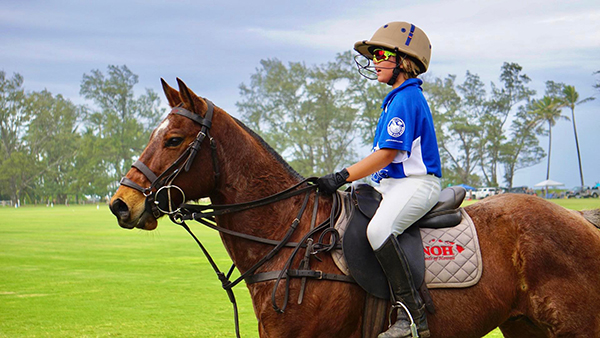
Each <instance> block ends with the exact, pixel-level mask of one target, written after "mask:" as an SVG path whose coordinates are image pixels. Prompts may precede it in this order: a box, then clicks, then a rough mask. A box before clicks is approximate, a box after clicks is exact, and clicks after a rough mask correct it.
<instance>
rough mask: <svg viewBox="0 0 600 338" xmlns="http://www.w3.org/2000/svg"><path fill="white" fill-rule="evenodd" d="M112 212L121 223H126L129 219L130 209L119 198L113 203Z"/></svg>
mask: <svg viewBox="0 0 600 338" xmlns="http://www.w3.org/2000/svg"><path fill="white" fill-rule="evenodd" d="M110 211H112V213H113V214H114V215H115V216H117V218H118V219H119V220H121V221H125V220H127V219H128V218H129V207H127V204H126V203H125V202H123V200H121V199H120V198H117V199H116V200H114V201H113V202H112V204H111V205H110Z"/></svg>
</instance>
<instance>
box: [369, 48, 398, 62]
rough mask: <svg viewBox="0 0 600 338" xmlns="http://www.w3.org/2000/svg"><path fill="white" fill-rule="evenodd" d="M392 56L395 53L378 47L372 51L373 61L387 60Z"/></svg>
mask: <svg viewBox="0 0 600 338" xmlns="http://www.w3.org/2000/svg"><path fill="white" fill-rule="evenodd" d="M392 56H396V53H394V52H390V51H387V50H385V49H379V48H378V49H375V50H374V51H373V62H375V63H379V62H383V61H387V60H388V59H389V58H390V57H392Z"/></svg>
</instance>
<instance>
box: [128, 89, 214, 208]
mask: <svg viewBox="0 0 600 338" xmlns="http://www.w3.org/2000/svg"><path fill="white" fill-rule="evenodd" d="M204 101H205V102H206V105H207V109H206V115H205V116H204V118H202V117H200V115H198V114H195V113H193V112H191V111H189V110H187V109H184V108H182V107H181V105H179V106H177V107H175V108H173V109H172V110H171V112H170V114H177V115H181V116H185V117H187V118H188V119H190V120H192V121H194V122H196V123H197V124H199V125H201V126H202V128H201V129H200V131H199V132H198V134H197V135H196V138H195V139H194V141H192V142H191V143H190V144H189V145H188V147H187V148H186V150H185V151H184V152H183V153H182V154H181V155H180V156H179V157H178V158H177V159H176V160H175V162H173V163H172V164H171V165H170V166H169V167H168V168H167V169H165V171H163V172H162V173H161V174H160V175H158V176H156V174H154V172H152V170H150V168H148V166H147V165H146V164H145V163H144V162H142V161H140V160H137V161H135V163H133V164H132V165H131V167H133V168H136V169H137V170H139V171H140V172H141V173H142V174H143V175H144V176H145V177H146V178H147V179H148V181H150V182H151V183H150V186H149V187H147V188H144V187H142V186H140V185H139V184H137V183H135V182H134V181H132V180H130V179H129V178H127V177H123V178H122V179H121V182H119V184H120V185H124V186H126V187H129V188H132V189H135V190H137V191H139V192H141V193H142V194H143V195H144V196H145V197H146V210H148V211H150V212H151V213H152V215H153V216H154V217H155V218H159V217H160V216H162V214H167V215H172V214H174V213H176V212H178V211H179V207H177V208H175V209H174V208H173V203H172V196H171V192H172V190H173V189H175V190H177V191H178V192H179V194H181V196H182V203H185V201H186V199H185V194H184V192H183V190H182V189H181V188H180V187H178V186H176V185H173V181H174V180H175V178H177V176H179V174H180V173H181V171H182V170H185V171H186V172H188V171H189V170H190V168H191V166H192V163H193V162H194V158H195V157H196V155H197V154H198V151H199V150H200V147H201V146H202V142H203V141H204V139H205V138H206V137H208V140H209V142H210V148H211V154H212V162H213V171H214V175H215V184H216V182H217V181H218V178H219V167H218V164H217V151H216V150H217V143H216V142H215V139H214V138H212V137H211V136H210V134H209V132H208V131H209V129H210V127H211V126H212V118H213V113H214V104H213V103H212V102H211V101H210V100H207V99H204Z"/></svg>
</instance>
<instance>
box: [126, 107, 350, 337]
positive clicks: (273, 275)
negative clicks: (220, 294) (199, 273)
mask: <svg viewBox="0 0 600 338" xmlns="http://www.w3.org/2000/svg"><path fill="white" fill-rule="evenodd" d="M204 100H205V102H206V104H207V112H206V115H205V117H204V118H201V117H200V116H199V115H198V114H195V113H193V112H190V111H188V110H186V109H184V108H182V107H181V105H180V106H178V107H175V108H173V110H172V111H171V113H173V114H178V115H181V116H184V117H186V118H189V119H191V120H192V121H194V122H195V123H198V124H199V125H201V126H202V128H201V130H200V132H198V134H197V135H196V138H195V139H194V141H192V142H191V143H190V144H189V145H188V147H187V148H186V150H185V151H184V152H183V153H182V154H181V155H180V156H179V157H178V158H177V159H176V160H175V161H174V162H173V163H172V164H171V165H170V166H169V167H168V168H167V169H165V170H164V171H163V172H162V173H161V174H160V175H158V176H157V175H156V174H154V172H152V170H151V169H150V168H148V166H147V165H146V164H144V163H143V162H141V161H139V160H137V161H136V162H135V163H134V164H133V165H132V167H134V168H136V169H138V170H139V171H140V172H141V173H142V174H143V175H144V176H145V177H146V178H147V179H148V181H150V182H151V183H150V186H148V187H146V188H144V187H142V186H140V185H139V184H137V183H135V182H133V181H132V180H131V179H129V178H127V177H123V178H122V179H121V181H120V185H124V186H127V187H130V188H133V189H135V190H137V191H139V192H141V193H142V194H143V195H144V196H145V197H146V210H147V211H149V212H151V213H152V215H153V216H154V217H155V218H159V217H160V216H162V215H169V218H170V219H171V221H173V222H174V223H176V224H178V225H180V226H182V227H183V228H184V229H185V230H186V231H187V232H188V233H189V234H190V235H191V236H192V238H193V239H194V240H195V241H196V243H197V244H198V246H199V247H200V249H201V250H202V252H203V253H204V255H205V256H206V258H207V260H208V262H209V263H210V265H211V266H212V268H213V270H214V271H215V273H216V274H217V277H218V278H219V280H220V281H221V285H222V287H223V289H224V290H225V291H226V292H227V295H228V297H229V300H230V302H231V303H232V305H233V310H234V322H235V331H236V337H238V338H239V337H240V333H239V316H238V308H237V301H236V299H235V295H234V293H233V287H235V286H236V285H237V284H239V283H240V282H241V281H242V280H245V281H246V283H248V284H252V283H259V282H264V281H269V280H275V285H274V287H273V292H272V295H271V301H272V305H273V309H274V310H275V311H277V312H279V313H283V312H284V311H285V308H286V307H287V304H288V299H289V288H290V278H293V277H296V278H302V283H301V290H300V296H299V298H298V304H301V303H302V298H303V295H304V289H305V285H306V279H307V278H315V279H323V280H332V281H338V282H347V283H354V279H353V278H352V277H350V276H345V275H337V274H331V273H324V272H322V271H319V270H310V268H309V262H310V256H311V255H316V254H318V253H321V252H329V251H331V250H334V249H340V248H341V244H340V236H339V233H338V232H337V230H335V228H334V227H333V226H334V220H335V218H336V217H337V216H338V214H339V212H340V210H339V205H340V202H339V196H338V195H337V194H333V202H334V203H333V206H332V209H331V214H330V217H329V218H327V219H326V220H325V221H323V222H322V223H321V224H319V225H318V226H315V223H316V216H317V211H318V201H319V193H318V192H316V189H317V185H316V184H315V183H316V180H317V178H316V177H311V178H307V179H304V180H302V181H301V182H299V183H297V184H295V185H294V186H292V187H290V188H288V189H286V190H283V191H281V192H278V193H276V194H273V195H270V196H267V197H264V198H261V199H258V200H255V201H250V202H244V203H237V204H227V205H212V204H211V205H197V204H183V203H182V204H181V205H180V206H179V207H177V208H174V206H173V201H172V196H171V195H172V190H173V189H175V190H177V191H179V193H180V194H181V196H182V200H183V201H184V202H185V200H186V199H185V194H184V192H183V190H182V189H181V188H180V187H178V186H176V185H174V184H173V181H174V180H175V179H176V178H177V176H178V175H179V174H180V173H181V171H182V170H185V171H186V172H187V171H189V170H190V168H191V165H192V163H193V161H194V158H195V157H196V155H197V153H198V152H199V150H200V148H201V145H202V142H203V141H204V139H205V138H206V137H208V139H209V142H210V147H211V155H212V162H213V171H214V176H215V184H217V182H218V179H219V176H220V173H219V167H218V162H217V155H216V141H215V140H214V139H213V138H212V137H211V136H210V134H209V129H210V127H211V126H212V117H213V113H214V104H213V103H212V102H211V101H209V100H207V99H204ZM305 184H307V186H304V187H301V186H302V185H305ZM312 192H315V203H314V208H313V215H312V220H311V224H310V231H309V232H308V233H306V234H305V235H304V236H303V237H302V240H301V241H300V242H298V243H294V242H290V241H289V240H290V238H291V237H292V235H293V234H294V232H295V230H296V228H297V227H298V225H299V224H300V219H301V218H302V215H303V214H304V212H305V211H306V209H307V207H308V201H309V199H310V195H311V193H312ZM301 194H304V200H303V202H302V206H301V208H300V210H299V211H298V213H297V214H296V217H295V218H294V220H293V221H292V224H291V225H290V226H289V229H288V231H287V232H286V234H285V235H284V237H283V239H281V240H279V241H277V240H272V239H266V238H261V237H257V236H252V235H248V234H244V233H240V232H237V231H232V230H229V229H224V228H221V227H218V226H217V223H216V217H217V216H221V215H227V214H232V213H237V212H242V211H245V210H249V209H253V208H258V207H261V206H265V205H268V204H271V203H275V202H278V201H282V200H285V199H289V198H291V197H294V196H299V195H301ZM187 220H194V221H197V222H199V223H201V224H203V225H205V226H207V227H209V228H211V229H213V230H217V231H219V232H222V233H225V234H228V235H231V236H236V237H239V238H242V239H246V240H250V241H254V242H258V243H262V244H267V245H273V246H274V248H273V249H271V250H270V251H269V253H267V254H266V255H265V256H264V257H262V258H261V259H260V260H259V261H258V262H256V263H255V264H254V265H253V266H252V267H251V268H249V269H248V270H247V271H245V272H244V273H242V274H241V275H240V276H239V277H238V278H236V279H235V280H234V281H231V280H230V278H231V275H232V273H233V271H234V269H235V264H232V265H231V267H230V268H229V271H228V272H227V274H225V273H223V272H222V271H221V270H220V269H219V267H218V266H217V264H216V263H215V261H214V259H213V258H212V256H211V255H210V253H209V252H208V250H206V248H205V247H204V245H202V243H201V242H200V240H199V239H198V238H197V237H196V235H195V234H194V233H193V232H192V231H191V229H190V227H189V226H188V225H187V224H186V222H185V221H187ZM319 231H321V235H320V237H319V239H318V240H317V241H316V242H315V240H314V239H313V238H312V236H314V235H315V234H316V233H317V232H319ZM327 234H329V235H330V237H329V243H325V237H326V235H327ZM284 247H287V248H293V249H294V250H293V252H292V254H291V255H290V257H289V259H288V260H287V261H286V263H285V266H284V269H283V270H279V271H269V272H263V273H257V274H255V272H256V270H258V269H259V268H260V267H261V266H263V265H264V264H265V263H266V262H267V261H269V260H270V259H271V258H273V257H274V256H275V255H276V254H277V253H279V252H280V251H281V249H283V248H284ZM302 248H304V249H305V250H306V251H305V255H304V258H303V259H302V261H301V262H300V267H299V269H291V265H292V262H293V261H294V258H295V257H296V255H297V253H298V252H299V251H300V249H302ZM317 259H318V258H317ZM284 278H285V279H286V289H285V297H284V303H283V306H281V307H279V306H278V305H277V301H276V293H277V290H278V287H279V284H280V282H281V280H282V279H284Z"/></svg>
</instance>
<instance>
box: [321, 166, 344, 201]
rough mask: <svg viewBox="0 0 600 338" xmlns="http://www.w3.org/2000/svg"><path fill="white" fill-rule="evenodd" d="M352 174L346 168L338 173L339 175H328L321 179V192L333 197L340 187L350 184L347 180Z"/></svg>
mask: <svg viewBox="0 0 600 338" xmlns="http://www.w3.org/2000/svg"><path fill="white" fill-rule="evenodd" d="M349 176H350V174H349V173H348V170H346V168H344V169H342V170H341V171H338V172H337V173H333V174H327V175H325V176H322V177H319V179H318V180H317V185H318V186H319V191H320V192H321V193H323V194H325V195H331V194H333V193H334V192H336V191H337V190H338V188H339V187H341V186H342V185H344V184H346V183H348V182H346V180H347V179H348V177H349Z"/></svg>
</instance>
